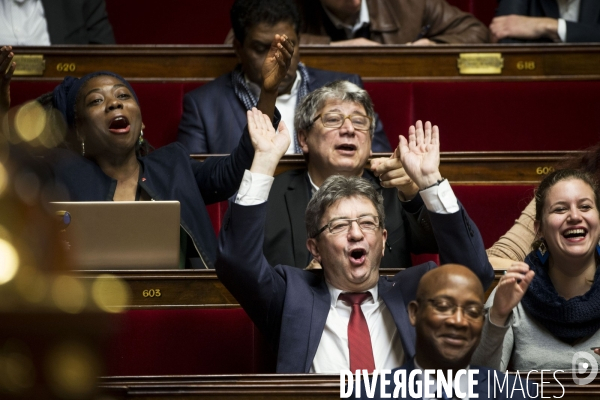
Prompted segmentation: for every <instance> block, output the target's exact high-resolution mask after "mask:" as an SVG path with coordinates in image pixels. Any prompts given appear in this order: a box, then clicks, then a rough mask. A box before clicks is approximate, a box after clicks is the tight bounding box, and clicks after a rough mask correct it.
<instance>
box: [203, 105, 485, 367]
mask: <svg viewBox="0 0 600 400" xmlns="http://www.w3.org/2000/svg"><path fill="white" fill-rule="evenodd" d="M355 107H356V105H355V104H354V103H349V104H348V102H344V101H342V102H340V103H339V104H337V105H330V106H329V107H328V106H325V107H323V109H322V112H324V113H325V114H328V113H339V114H342V116H340V117H335V116H334V117H332V119H333V120H335V118H342V117H343V124H344V125H342V128H340V129H350V128H349V127H348V126H346V125H347V124H348V122H346V121H347V120H348V119H350V120H351V121H350V122H352V120H354V121H353V122H354V123H358V124H359V125H360V123H366V122H365V121H364V120H363V119H361V118H357V117H356V116H357V115H365V114H364V110H359V109H356V108H355ZM359 111H363V113H360V112H359ZM353 115H354V116H353ZM330 116H331V114H330V115H329V116H328V115H325V117H324V118H325V124H328V123H330V122H331V119H329V117H330ZM347 117H349V118H347ZM312 118H313V119H315V118H317V116H316V115H315V116H313V117H312ZM321 118H323V116H321V117H318V118H317V120H319V119H321ZM318 123H323V122H322V121H318ZM337 123H339V120H338V122H337ZM248 127H249V130H250V132H251V134H252V138H253V141H257V142H259V143H256V144H255V148H256V152H255V156H254V161H253V164H252V167H251V169H250V171H246V173H245V175H244V178H243V180H242V184H241V186H240V190H239V191H238V194H237V196H236V199H235V202H234V204H232V205H231V206H230V208H229V210H228V214H227V215H226V216H225V220H224V223H223V228H222V229H221V233H220V236H219V251H218V254H219V255H218V259H217V263H216V264H215V269H216V272H217V275H218V277H219V279H220V280H221V281H222V282H223V284H224V285H225V287H226V288H227V289H228V290H229V291H230V292H231V293H232V294H233V295H234V297H235V298H236V299H237V300H238V301H239V303H240V305H241V306H242V307H243V308H244V310H245V311H246V312H247V313H248V315H249V316H250V318H251V319H252V320H253V321H254V323H255V324H256V325H257V327H258V328H259V329H260V330H261V332H262V333H263V334H264V335H265V336H266V338H267V339H268V341H269V342H270V343H271V345H272V346H273V348H274V349H275V350H276V351H277V372H279V373H309V372H313V373H339V372H340V371H341V370H348V369H350V370H351V371H356V370H357V369H360V370H363V369H366V370H368V371H370V372H372V371H373V370H374V369H375V368H377V369H392V368H394V367H397V366H399V365H402V363H403V361H404V360H410V359H412V358H413V357H414V355H415V337H416V335H415V329H414V328H413V327H412V326H411V324H410V321H409V316H408V313H407V305H408V304H409V303H410V302H411V301H412V300H414V299H415V298H416V294H417V293H416V291H417V285H418V282H419V280H420V278H421V276H423V274H425V273H426V272H427V271H428V270H431V269H433V268H435V267H436V265H435V264H434V263H433V262H428V263H425V264H421V265H418V266H415V267H411V268H408V269H406V270H403V271H402V272H399V273H398V274H396V275H395V276H392V277H380V276H379V267H380V264H381V259H382V257H383V256H384V254H385V252H386V251H387V248H386V246H385V243H386V239H387V238H388V231H387V230H386V229H385V226H386V218H387V216H386V214H385V211H384V201H385V200H384V198H383V197H382V196H381V194H379V193H378V191H377V190H376V189H375V188H374V187H373V185H372V184H371V182H369V181H368V180H366V179H363V178H360V177H357V176H348V177H344V176H341V175H334V176H330V177H328V178H327V179H325V180H324V181H323V182H322V184H321V185H320V188H319V190H318V191H316V193H315V194H314V195H313V197H312V199H311V200H310V202H309V203H308V207H307V209H306V213H305V217H304V220H305V229H306V235H307V236H308V239H307V240H306V245H307V247H308V249H309V250H310V252H311V254H312V256H313V257H314V259H315V260H316V261H318V262H319V263H320V265H321V266H322V270H318V271H306V270H303V269H300V268H294V267H290V266H287V265H276V266H274V267H273V266H271V265H270V264H269V262H268V261H267V260H266V259H265V257H264V255H263V251H262V247H263V239H264V225H265V220H266V218H267V208H268V207H269V202H268V201H266V200H267V197H268V192H269V190H270V187H271V185H272V183H273V174H274V172H275V168H276V167H277V163H278V161H279V158H280V157H281V155H283V154H284V152H285V149H286V148H287V147H286V146H287V145H288V144H289V137H288V136H287V129H285V127H284V126H280V133H279V134H275V132H274V130H273V127H272V125H271V123H270V120H269V119H268V118H265V117H262V115H261V114H260V113H259V112H257V111H254V112H253V113H249V114H248ZM312 133H316V132H311V134H312ZM311 134H308V135H307V141H310V140H311V139H310V135H311ZM321 134H323V135H324V136H325V138H323V139H321V140H320V142H327V141H328V140H329V139H328V137H327V135H326V133H325V132H321ZM356 136H359V135H356ZM367 137H368V134H367ZM331 140H332V141H333V143H332V145H330V146H329V147H328V148H330V149H333V151H334V152H335V150H336V149H337V148H338V147H339V145H338V143H339V142H338V139H337V138H332V139H331ZM364 140H367V139H365V138H364V137H363V136H360V138H357V139H356V141H355V142H351V143H356V144H357V147H355V148H352V151H354V152H357V151H359V150H358V149H359V148H360V146H358V145H359V144H360V143H361V141H364ZM345 146H346V147H345V148H348V151H350V149H351V148H350V147H349V146H348V145H345ZM397 151H398V154H399V156H400V158H401V160H400V161H401V162H402V165H403V166H404V169H405V171H406V174H407V175H408V178H409V179H410V180H411V181H412V182H414V184H415V185H416V186H417V187H418V190H419V192H420V195H421V197H422V199H423V202H424V203H425V207H426V208H427V211H426V212H427V213H428V214H429V220H430V223H431V225H432V227H433V231H434V232H435V235H436V237H437V239H438V245H439V253H440V258H441V261H442V262H443V263H450V262H451V263H460V264H462V265H465V266H467V267H468V268H469V269H471V270H472V271H473V272H474V273H475V274H476V276H477V278H478V279H479V280H480V281H481V284H482V286H483V287H485V288H487V287H488V286H489V285H490V283H491V282H492V280H493V279H494V272H493V269H492V267H491V265H490V263H489V262H488V259H487V256H486V254H485V249H484V246H483V242H482V239H481V235H480V234H479V231H478V230H477V227H476V226H475V225H474V223H473V222H472V221H471V219H470V218H469V217H468V215H467V213H466V211H465V210H464V209H463V207H462V206H461V205H460V204H459V203H458V201H457V199H456V197H455V196H454V193H453V192H452V189H451V188H450V185H449V183H448V181H447V180H445V179H442V177H441V175H440V172H439V163H440V155H439V130H438V128H437V126H434V127H432V126H431V124H430V123H429V122H427V123H426V124H425V125H424V126H423V124H422V123H421V122H420V121H419V122H417V124H416V126H411V127H410V129H409V134H408V141H407V140H406V138H404V137H401V138H400V145H399V149H398V150H397ZM312 154H313V153H310V156H312ZM342 161H344V160H342ZM442 268H444V267H442Z"/></svg>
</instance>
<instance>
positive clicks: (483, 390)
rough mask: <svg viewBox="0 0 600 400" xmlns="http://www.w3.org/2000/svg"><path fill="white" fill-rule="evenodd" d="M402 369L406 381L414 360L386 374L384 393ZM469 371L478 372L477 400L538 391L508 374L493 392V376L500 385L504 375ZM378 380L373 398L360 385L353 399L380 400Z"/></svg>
mask: <svg viewBox="0 0 600 400" xmlns="http://www.w3.org/2000/svg"><path fill="white" fill-rule="evenodd" d="M402 369H404V370H406V379H408V375H409V374H410V373H411V372H412V371H413V370H414V369H415V363H414V359H413V358H411V359H410V360H409V361H408V362H406V363H404V365H402V366H401V367H400V368H396V369H393V370H392V372H391V374H386V380H388V381H390V383H389V385H387V386H386V390H385V393H390V394H391V393H393V391H394V380H393V376H394V373H395V372H396V371H398V370H402ZM469 369H471V370H479V373H478V374H475V375H474V376H473V377H474V379H475V381H476V382H477V384H476V385H475V386H474V387H473V392H474V393H475V394H477V395H479V397H478V399H480V400H481V399H510V400H525V399H529V398H530V397H529V395H528V393H529V394H531V395H537V394H538V391H536V389H535V388H534V387H532V386H531V384H530V383H529V381H527V379H526V377H524V376H521V377H520V379H521V382H515V379H516V378H515V376H514V375H510V374H508V380H507V384H504V388H503V390H500V388H499V387H498V386H496V389H495V391H494V387H493V385H494V384H495V381H494V379H495V378H494V374H496V377H497V380H498V381H499V382H500V384H501V385H502V383H503V382H504V373H502V372H500V371H497V370H493V369H489V368H485V367H478V366H475V365H471V366H469ZM488 378H489V379H488ZM380 379H381V376H378V378H377V385H376V388H375V392H374V396H373V397H368V396H367V395H366V392H365V387H364V383H362V387H361V392H360V397H356V393H355V392H354V391H353V394H354V397H353V398H355V399H374V400H379V399H381V397H380V396H381V387H380V382H381V381H380ZM488 383H489V393H488ZM513 386H514V387H515V389H520V388H522V389H523V390H522V391H521V390H514V391H513ZM355 390H356V389H355ZM406 396H407V397H405V398H407V399H418V400H422V399H423V397H411V396H410V392H409V391H408V389H407V391H406ZM440 398H441V397H440ZM532 398H536V397H532Z"/></svg>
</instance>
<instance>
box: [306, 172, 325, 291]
mask: <svg viewBox="0 0 600 400" xmlns="http://www.w3.org/2000/svg"><path fill="white" fill-rule="evenodd" d="M306 175H308V181H309V182H310V186H311V191H310V194H311V195H314V194H315V193H317V192H318V191H319V187H318V186H317V185H315V183H314V182H313V180H312V178H311V177H310V173H309V172H308V171H307V172H306ZM328 285H329V284H328Z"/></svg>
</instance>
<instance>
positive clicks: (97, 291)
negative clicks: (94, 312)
mask: <svg viewBox="0 0 600 400" xmlns="http://www.w3.org/2000/svg"><path fill="white" fill-rule="evenodd" d="M92 298H93V299H94V302H95V303H96V305H98V307H99V308H101V309H102V310H104V311H108V312H113V313H117V312H123V311H124V310H125V309H124V307H125V306H127V305H129V300H130V299H131V291H130V289H129V286H128V285H127V284H126V283H125V282H124V281H123V280H122V279H119V278H117V277H116V276H114V275H110V274H102V275H100V276H98V277H97V278H96V279H95V280H94V284H93V285H92Z"/></svg>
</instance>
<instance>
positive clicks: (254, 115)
mask: <svg viewBox="0 0 600 400" xmlns="http://www.w3.org/2000/svg"><path fill="white" fill-rule="evenodd" d="M246 115H247V116H248V131H249V132H250V139H251V140H252V146H253V147H254V159H253V160H252V166H251V167H250V172H252V173H259V174H264V175H269V176H273V175H274V174H275V169H276V168H277V164H278V163H279V160H280V159H281V157H282V156H283V155H284V154H285V152H286V150H287V149H288V147H289V145H290V132H289V131H288V129H287V127H286V126H285V123H284V122H281V123H280V124H279V129H278V130H279V132H275V129H274V128H273V124H272V123H271V119H270V118H269V117H268V116H267V115H265V114H263V113H262V112H260V111H259V110H257V109H256V108H252V110H250V111H248V112H247V113H246Z"/></svg>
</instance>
